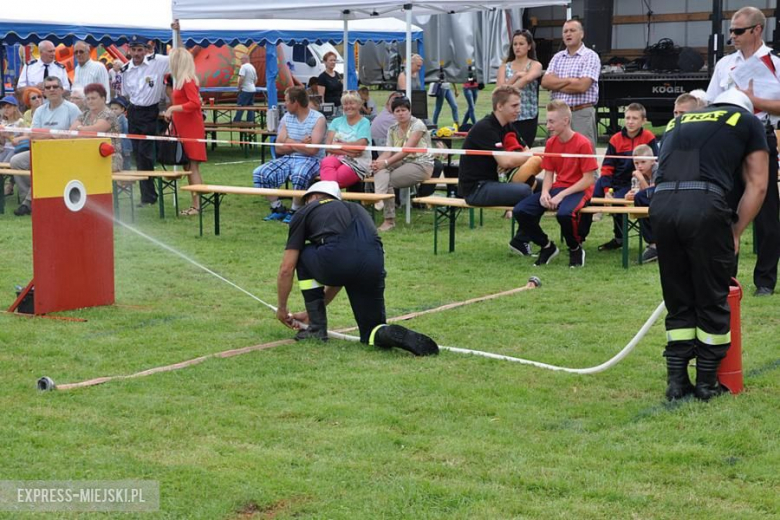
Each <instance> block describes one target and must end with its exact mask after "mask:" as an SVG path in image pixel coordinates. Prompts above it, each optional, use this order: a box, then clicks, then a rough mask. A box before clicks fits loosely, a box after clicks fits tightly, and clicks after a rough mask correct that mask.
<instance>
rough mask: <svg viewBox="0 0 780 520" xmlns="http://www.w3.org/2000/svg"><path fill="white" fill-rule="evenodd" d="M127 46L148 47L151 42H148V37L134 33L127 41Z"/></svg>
mask: <svg viewBox="0 0 780 520" xmlns="http://www.w3.org/2000/svg"><path fill="white" fill-rule="evenodd" d="M127 46H128V47H130V48H133V47H148V46H149V42H147V40H146V38H144V37H143V36H138V35H137V34H136V35H133V36H131V37H130V40H129V41H128V42H127Z"/></svg>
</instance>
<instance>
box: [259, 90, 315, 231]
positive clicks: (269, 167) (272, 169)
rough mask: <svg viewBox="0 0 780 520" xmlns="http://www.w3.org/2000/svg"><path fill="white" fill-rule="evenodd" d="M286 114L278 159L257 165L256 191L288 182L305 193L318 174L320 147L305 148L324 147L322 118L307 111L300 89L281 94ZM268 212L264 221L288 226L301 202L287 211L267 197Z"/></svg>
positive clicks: (278, 201) (309, 110)
mask: <svg viewBox="0 0 780 520" xmlns="http://www.w3.org/2000/svg"><path fill="white" fill-rule="evenodd" d="M284 105H285V107H286V108H287V113H286V114H285V115H284V117H282V120H281V122H280V123H279V133H278V134H277V138H276V142H277V144H280V145H282V146H277V147H276V155H281V157H279V158H278V159H274V160H273V161H270V162H267V163H265V164H262V165H260V166H258V167H257V168H256V169H255V171H254V172H253V174H252V175H253V177H254V184H255V187H256V188H278V187H279V186H281V185H282V184H284V183H285V182H286V181H287V180H288V179H289V180H290V182H291V183H292V187H293V189H295V190H306V189H308V187H309V185H310V184H311V181H312V179H313V178H314V177H315V176H316V175H317V174H318V173H319V171H320V160H321V159H322V157H323V155H324V154H325V150H324V149H322V148H308V147H306V146H302V145H307V144H323V143H324V142H325V132H326V131H327V129H328V126H327V123H326V122H325V116H323V115H322V114H321V113H319V112H317V111H316V110H312V109H310V108H309V96H308V95H307V94H306V89H304V88H303V87H290V88H288V89H287V90H286V91H285V93H284ZM268 200H269V201H271V213H270V214H269V215H268V216H267V217H265V219H263V220H281V221H283V222H284V223H285V224H289V223H290V220H291V219H292V215H293V213H295V210H297V209H298V208H299V207H301V199H300V198H294V199H293V201H292V209H291V211H289V212H288V211H287V209H286V208H285V207H284V205H283V204H282V202H281V201H280V200H279V199H278V197H268Z"/></svg>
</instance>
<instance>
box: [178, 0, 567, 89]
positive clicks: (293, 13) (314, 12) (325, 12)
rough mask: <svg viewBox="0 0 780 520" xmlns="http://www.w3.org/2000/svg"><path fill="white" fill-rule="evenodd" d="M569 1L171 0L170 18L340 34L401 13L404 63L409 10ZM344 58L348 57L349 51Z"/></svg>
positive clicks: (442, 10) (428, 12)
mask: <svg viewBox="0 0 780 520" xmlns="http://www.w3.org/2000/svg"><path fill="white" fill-rule="evenodd" d="M569 1H570V0H482V1H479V2H478V1H475V0H221V1H220V2H214V0H172V6H173V18H174V19H179V20H183V19H209V18H237V19H245V18H250V19H254V18H259V19H267V18H279V19H296V18H300V19H309V20H343V21H344V34H345V39H346V34H347V31H348V25H347V21H348V20H359V19H366V18H377V17H381V16H399V17H400V16H401V15H403V16H404V17H405V19H406V27H407V37H406V40H407V45H406V62H407V63H409V61H410V59H411V52H412V51H411V48H412V45H411V43H412V42H411V40H412V38H411V26H412V12H414V14H416V15H433V14H447V13H458V12H465V11H480V10H486V9H507V8H513V7H539V6H544V5H568V4H569ZM345 59H347V60H349V53H346V56H345ZM406 89H407V95H408V96H411V82H407V87H406Z"/></svg>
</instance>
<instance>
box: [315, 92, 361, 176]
mask: <svg viewBox="0 0 780 520" xmlns="http://www.w3.org/2000/svg"><path fill="white" fill-rule="evenodd" d="M362 106H363V100H362V99H361V98H360V96H358V95H357V94H355V93H354V92H347V93H345V94H344V95H342V96H341V108H342V110H343V112H344V115H343V116H339V117H337V118H336V119H334V120H333V121H331V122H330V126H329V127H328V137H327V138H326V139H325V144H344V145H357V146H368V145H370V144H371V123H369V122H368V119H367V118H365V117H363V115H362V114H361V113H360V108H361V107H362ZM327 153H328V155H327V156H326V157H325V158H324V159H323V160H322V164H321V166H320V179H321V180H323V181H336V182H338V183H339V188H347V187H349V186H352V185H353V184H355V183H358V182H360V181H362V180H363V179H365V178H366V177H368V176H369V175H371V151H370V150H363V151H360V150H338V149H331V150H328V152H327Z"/></svg>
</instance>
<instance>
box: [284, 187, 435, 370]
mask: <svg viewBox="0 0 780 520" xmlns="http://www.w3.org/2000/svg"><path fill="white" fill-rule="evenodd" d="M303 200H304V207H303V208H301V209H299V210H298V211H296V212H295V216H294V217H293V219H292V221H291V222H290V231H289V235H288V239H287V246H286V247H285V252H284V257H283V259H282V265H281V266H280V267H279V275H278V280H277V282H278V285H277V295H278V310H277V312H276V317H277V318H278V319H279V321H281V322H282V323H284V324H285V325H286V326H288V327H290V328H292V329H296V328H298V326H297V323H296V322H300V323H306V322H308V328H306V329H304V330H299V331H298V333H297V334H296V335H295V339H296V340H303V339H316V340H321V341H327V339H328V320H327V314H326V311H325V306H326V305H327V304H328V303H330V302H331V301H332V300H333V298H335V297H336V295H337V294H338V293H339V291H340V290H341V288H342V287H345V288H346V290H347V296H348V297H349V303H350V305H351V306H352V312H353V314H354V316H355V321H357V324H358V328H359V329H360V341H361V342H362V343H368V344H369V345H375V346H377V347H382V348H391V347H399V348H402V349H404V350H408V351H409V352H412V353H413V354H415V355H418V356H425V355H431V354H438V353H439V347H438V346H437V345H436V342H434V341H433V340H432V339H431V338H429V337H428V336H426V335H424V334H420V333H418V332H414V331H412V330H409V329H407V328H405V327H401V326H400V325H386V324H385V299H384V292H385V260H384V251H383V249H382V241H381V240H380V239H379V235H377V232H376V228H375V226H374V223H373V221H372V220H371V217H370V216H369V215H368V213H367V212H366V210H364V209H363V208H362V207H361V206H360V205H359V204H352V203H348V202H342V201H341V192H340V191H339V186H338V183H336V182H333V181H320V182H317V183H314V184H313V185H312V186H311V187H310V188H309V189H308V190H307V191H306V195H304V198H303ZM307 241H308V244H307V243H306V242H307ZM293 271H297V274H298V284H299V286H300V289H301V292H302V293H303V300H304V303H305V305H306V312H301V313H296V314H290V313H289V312H288V310H287V299H288V297H289V295H290V291H291V290H292V283H293Z"/></svg>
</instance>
